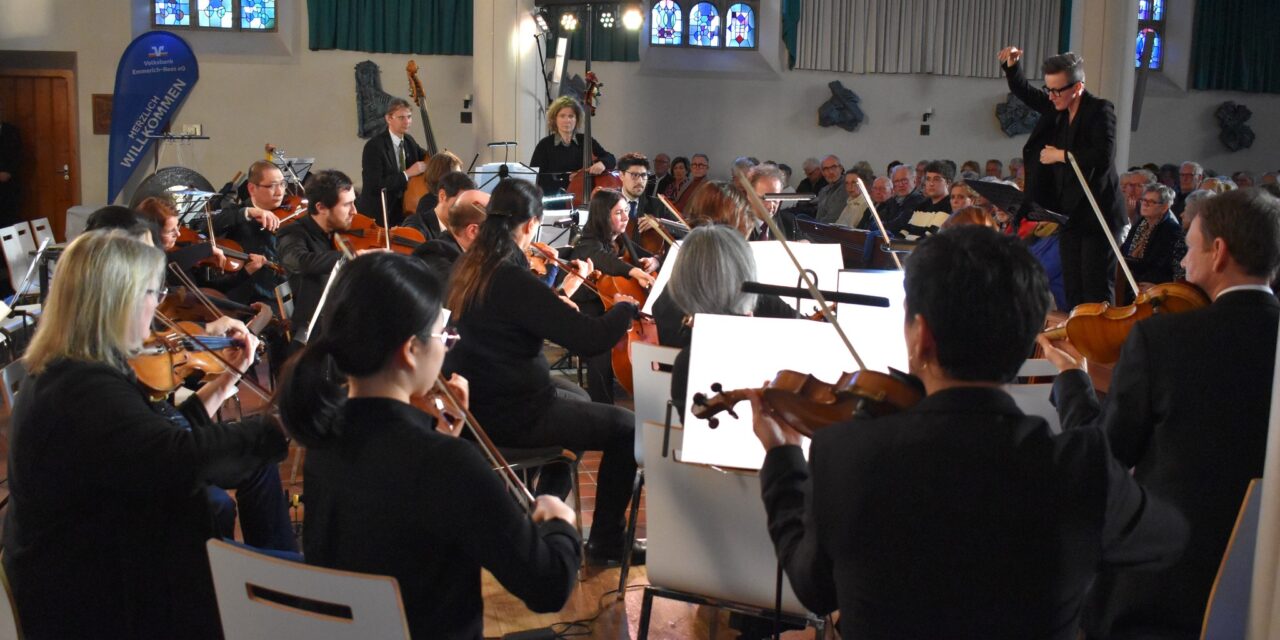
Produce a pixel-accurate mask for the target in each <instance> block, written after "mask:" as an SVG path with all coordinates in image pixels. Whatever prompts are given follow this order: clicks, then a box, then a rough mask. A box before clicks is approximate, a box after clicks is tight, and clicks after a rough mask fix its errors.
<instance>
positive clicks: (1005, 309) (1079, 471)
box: [750, 225, 1187, 640]
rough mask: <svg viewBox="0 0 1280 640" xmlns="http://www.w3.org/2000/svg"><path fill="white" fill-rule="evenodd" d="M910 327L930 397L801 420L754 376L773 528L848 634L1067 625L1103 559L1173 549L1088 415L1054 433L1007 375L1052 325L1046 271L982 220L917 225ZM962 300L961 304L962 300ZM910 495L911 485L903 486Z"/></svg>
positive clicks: (1177, 518)
mask: <svg viewBox="0 0 1280 640" xmlns="http://www.w3.org/2000/svg"><path fill="white" fill-rule="evenodd" d="M905 289H906V303H905V304H906V324H905V328H904V329H905V336H906V342H907V353H908V358H909V363H910V370H911V372H912V373H913V374H914V375H916V376H917V377H918V378H919V379H920V381H921V382H923V384H924V388H925V391H926V394H927V395H926V397H925V398H924V399H923V400H921V401H920V402H919V403H918V404H916V405H915V406H913V407H911V408H909V409H906V410H905V411H902V412H900V413H897V414H892V415H888V416H884V417H878V418H871V417H858V418H855V419H853V420H851V421H848V422H844V423H839V424H836V425H833V426H829V427H826V428H824V429H821V430H819V431H817V432H816V435H815V436H814V437H813V441H812V443H811V446H810V448H809V460H808V461H807V462H806V461H805V454H804V451H803V450H802V449H801V447H800V444H801V440H802V437H801V436H800V435H799V433H798V432H796V431H795V430H794V429H793V428H792V427H791V426H789V425H787V424H786V423H785V422H784V421H782V420H781V419H780V418H778V417H776V415H774V414H772V413H771V412H770V411H769V410H768V409H767V408H766V407H765V406H764V405H763V404H762V394H761V393H760V391H759V390H752V391H751V392H750V393H751V397H752V410H753V412H754V427H755V431H756V435H757V437H758V438H759V439H760V441H761V443H762V444H763V445H764V447H765V449H766V450H767V454H766V456H765V461H764V466H763V468H762V469H761V470H760V482H761V485H762V493H763V497H764V503H765V510H766V511H767V513H768V518H769V533H770V536H771V537H772V538H773V542H774V546H775V548H776V549H777V553H778V558H779V561H780V562H781V563H782V565H783V566H784V567H785V571H786V574H787V576H788V578H789V579H790V582H791V586H792V587H793V588H794V589H795V593H796V595H797V596H798V597H799V599H800V601H801V602H802V603H804V605H805V606H806V607H807V608H808V609H809V610H810V611H813V612H815V613H818V614H824V613H827V612H830V611H833V610H835V609H837V608H839V610H840V622H839V625H840V632H841V635H843V636H844V637H847V638H857V637H877V638H944V637H946V638H953V637H954V638H960V637H963V638H1009V639H1011V640H1012V639H1015V638H1016V639H1023V638H1053V639H1061V640H1069V639H1074V638H1075V637H1076V633H1077V627H1076V624H1077V619H1078V617H1079V612H1080V609H1081V606H1082V604H1083V603H1084V599H1085V595H1086V590H1087V589H1088V588H1089V585H1090V583H1091V582H1093V580H1094V577H1095V574H1096V572H1097V571H1098V569H1099V568H1100V567H1115V568H1117V569H1136V568H1143V567H1155V566H1159V565H1160V564H1161V563H1170V562H1172V561H1173V560H1175V559H1176V558H1177V556H1178V554H1179V553H1180V552H1181V550H1182V547H1183V544H1184V543H1185V541H1186V537H1187V524H1186V521H1185V520H1183V518H1182V517H1181V515H1180V514H1179V513H1178V511H1177V510H1176V509H1174V508H1173V507H1172V506H1170V505H1168V504H1166V503H1164V502H1163V501H1161V499H1160V498H1158V497H1157V496H1156V495H1155V494H1154V492H1152V491H1148V490H1146V489H1144V488H1143V487H1142V486H1141V485H1139V484H1138V483H1137V482H1136V481H1135V480H1134V478H1132V477H1131V476H1130V475H1129V473H1128V472H1127V471H1126V470H1125V469H1124V468H1123V467H1122V466H1121V465H1120V464H1119V463H1117V462H1116V461H1115V459H1114V458H1113V457H1112V453H1111V449H1110V447H1109V446H1108V444H1107V439H1106V437H1105V436H1103V434H1102V433H1101V432H1100V431H1097V430H1094V429H1076V430H1072V431H1067V432H1065V433H1063V434H1061V435H1057V436H1055V435H1054V434H1053V433H1051V431H1050V429H1049V425H1048V423H1046V422H1045V420H1044V419H1043V418H1040V417H1034V416H1028V415H1025V414H1024V413H1023V412H1022V411H1021V410H1020V409H1019V408H1018V406H1017V405H1016V404H1015V403H1014V401H1013V398H1011V397H1010V396H1009V394H1008V393H1006V392H1005V391H1004V390H1003V389H1002V385H1004V384H1006V383H1008V382H1010V381H1011V380H1013V379H1014V376H1015V375H1016V374H1017V372H1018V369H1019V367H1020V366H1021V365H1022V363H1023V361H1024V360H1025V358H1026V354H1027V353H1030V351H1031V346H1032V342H1033V341H1034V340H1035V337H1036V335H1037V334H1038V333H1039V331H1040V329H1041V328H1042V327H1043V326H1044V318H1045V313H1046V311H1047V309H1048V305H1049V289H1048V283H1047V281H1046V279H1045V275H1044V271H1043V270H1042V269H1041V268H1040V265H1039V264H1038V263H1037V262H1036V260H1035V258H1034V257H1032V255H1031V254H1030V253H1029V252H1028V251H1027V250H1026V249H1025V248H1024V247H1023V246H1022V245H1021V244H1020V243H1019V242H1018V241H1017V240H1016V239H1014V238H1010V237H1007V236H1002V235H1000V234H998V233H996V232H994V231H992V230H990V229H987V228H984V227H979V226H973V225H970V226H961V227H957V228H954V229H948V230H946V231H944V232H941V233H938V234H936V235H932V236H929V237H927V238H925V239H924V240H922V241H921V242H920V244H919V246H918V247H917V248H916V249H915V251H913V252H912V254H911V257H910V258H909V261H908V264H907V269H906V281H905ZM961 309H963V310H964V312H963V313H957V312H956V311H957V310H961ZM907 495H909V498H906V499H904V496H907Z"/></svg>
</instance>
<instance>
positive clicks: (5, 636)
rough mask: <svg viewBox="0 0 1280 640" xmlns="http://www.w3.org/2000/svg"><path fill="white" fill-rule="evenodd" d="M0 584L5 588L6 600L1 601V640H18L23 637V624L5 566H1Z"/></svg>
mask: <svg viewBox="0 0 1280 640" xmlns="http://www.w3.org/2000/svg"><path fill="white" fill-rule="evenodd" d="M0 584H3V586H4V598H3V599H0V640H18V639H19V638H21V637H22V624H21V623H20V622H19V621H18V607H17V605H16V604H15V603H14V601H13V589H12V588H11V587H10V586H9V576H8V575H6V574H5V572H4V566H3V565H0Z"/></svg>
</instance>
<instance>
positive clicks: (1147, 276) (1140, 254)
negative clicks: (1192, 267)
mask: <svg viewBox="0 0 1280 640" xmlns="http://www.w3.org/2000/svg"><path fill="white" fill-rule="evenodd" d="M1173 198H1174V193H1173V189H1170V188H1169V187H1168V186H1166V185H1163V184H1153V185H1148V186H1147V188H1146V189H1144V190H1143V192H1142V198H1140V199H1139V200H1138V206H1139V207H1140V208H1141V212H1142V217H1141V218H1140V219H1139V220H1138V223H1137V224H1136V225H1134V226H1133V228H1131V229H1130V230H1129V235H1128V236H1126V237H1125V239H1124V245H1123V246H1122V247H1121V253H1123V254H1124V260H1125V262H1127V263H1128V264H1129V269H1130V270H1132V271H1133V277H1134V279H1135V280H1137V281H1138V282H1147V283H1151V284H1160V283H1163V282H1172V281H1173V280H1175V279H1176V278H1177V277H1178V276H1179V275H1180V273H1181V269H1182V267H1181V262H1182V257H1183V256H1184V255H1186V254H1187V245H1186V243H1185V242H1184V240H1183V232H1182V225H1180V224H1178V219H1177V217H1175V216H1174V215H1173V212H1172V211H1170V210H1169V208H1170V207H1171V206H1172V205H1173Z"/></svg>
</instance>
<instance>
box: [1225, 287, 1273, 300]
mask: <svg viewBox="0 0 1280 640" xmlns="http://www.w3.org/2000/svg"><path fill="white" fill-rule="evenodd" d="M1232 291H1262V292H1265V293H1274V292H1273V291H1271V287H1268V286H1267V285H1265V284H1238V285H1236V286H1234V287H1227V288H1226V289H1223V290H1222V291H1219V292H1218V295H1217V296H1215V297H1214V301H1217V299H1218V298H1221V297H1222V296H1224V295H1226V294H1228V293H1231V292H1232Z"/></svg>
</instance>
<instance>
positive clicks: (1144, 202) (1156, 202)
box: [1142, 198, 1164, 207]
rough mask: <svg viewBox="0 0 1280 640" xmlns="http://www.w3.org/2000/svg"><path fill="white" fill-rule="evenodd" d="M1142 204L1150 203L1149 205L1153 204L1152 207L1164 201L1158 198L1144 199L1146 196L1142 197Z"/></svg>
mask: <svg viewBox="0 0 1280 640" xmlns="http://www.w3.org/2000/svg"><path fill="white" fill-rule="evenodd" d="M1142 204H1149V205H1151V206H1153V207H1158V206H1160V205H1162V204H1164V202H1161V201H1160V200H1148V199H1146V198H1143V199H1142Z"/></svg>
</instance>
